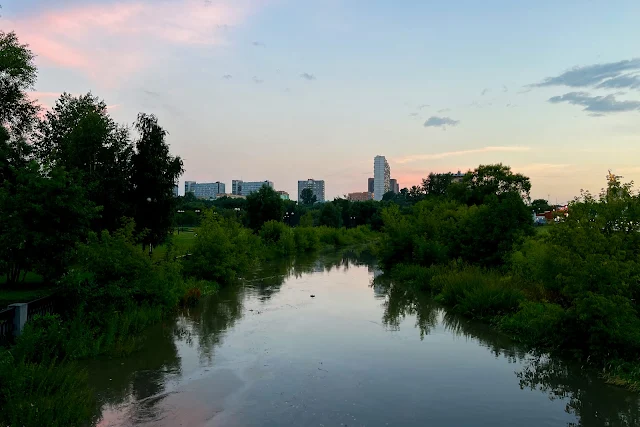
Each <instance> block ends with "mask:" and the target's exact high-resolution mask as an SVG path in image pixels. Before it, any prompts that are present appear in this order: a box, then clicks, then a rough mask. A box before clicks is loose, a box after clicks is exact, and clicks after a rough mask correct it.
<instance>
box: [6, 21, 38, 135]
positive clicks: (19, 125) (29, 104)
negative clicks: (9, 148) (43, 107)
mask: <svg viewBox="0 0 640 427" xmlns="http://www.w3.org/2000/svg"><path fill="white" fill-rule="evenodd" d="M33 60H34V55H33V53H32V52H31V51H30V50H29V47H28V46H27V45H24V44H20V42H19V40H18V37H17V36H16V34H15V33H13V32H9V33H5V32H3V31H0V127H4V128H5V130H6V131H7V132H9V133H11V134H12V136H13V137H14V138H17V137H20V136H22V135H23V134H24V133H25V132H27V131H29V130H30V129H31V126H32V125H33V124H34V123H35V118H36V113H37V112H38V110H39V107H38V106H37V105H36V103H35V102H34V101H32V100H30V99H29V97H28V95H27V93H26V91H27V90H28V89H30V88H32V87H33V85H34V84H35V82H36V77H37V70H36V67H35V64H34V61H33Z"/></svg>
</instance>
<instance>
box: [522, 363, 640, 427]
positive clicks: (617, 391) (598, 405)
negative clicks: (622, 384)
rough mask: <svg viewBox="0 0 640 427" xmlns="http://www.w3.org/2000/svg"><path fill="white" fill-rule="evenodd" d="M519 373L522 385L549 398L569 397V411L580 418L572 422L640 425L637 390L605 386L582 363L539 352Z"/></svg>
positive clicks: (617, 426)
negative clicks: (581, 365) (586, 372)
mask: <svg viewBox="0 0 640 427" xmlns="http://www.w3.org/2000/svg"><path fill="white" fill-rule="evenodd" d="M516 375H517V376H518V378H519V379H520V388H522V389H531V390H539V391H542V392H545V393H548V394H549V398H550V399H559V398H562V399H566V400H567V405H566V409H565V410H566V411H567V412H568V413H570V414H575V415H576V416H577V417H578V419H579V421H578V423H577V424H576V423H571V424H569V426H572V427H573V426H576V427H578V426H581V427H591V426H611V427H631V426H638V425H640V400H639V399H638V395H637V394H636V393H631V392H629V391H626V390H624V389H622V388H619V387H614V386H603V385H602V380H600V379H598V378H597V376H596V375H593V374H585V372H584V371H583V370H582V368H581V367H580V366H579V365H574V364H567V363H563V362H562V361H561V360H557V359H553V358H549V357H545V356H537V357H532V358H531V359H529V360H528V361H527V364H526V366H525V368H524V369H523V370H522V371H521V372H517V373H516Z"/></svg>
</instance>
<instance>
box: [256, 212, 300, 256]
mask: <svg viewBox="0 0 640 427" xmlns="http://www.w3.org/2000/svg"><path fill="white" fill-rule="evenodd" d="M259 235H260V238H261V239H262V242H263V243H264V244H265V245H266V246H267V247H268V248H270V249H272V250H275V251H276V252H277V253H278V254H280V255H291V254H293V253H295V251H296V242H295V237H294V233H293V231H292V230H291V227H289V226H287V225H285V224H283V223H282V222H279V221H273V220H272V221H267V222H265V223H264V225H263V226H262V228H261V229H260V233H259Z"/></svg>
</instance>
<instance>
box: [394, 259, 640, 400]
mask: <svg viewBox="0 0 640 427" xmlns="http://www.w3.org/2000/svg"><path fill="white" fill-rule="evenodd" d="M385 274H386V277H387V278H388V279H389V280H392V281H394V282H395V283H397V285H399V286H402V287H405V288H407V291H408V292H418V293H423V294H425V295H427V296H428V297H429V298H432V299H433V300H434V301H435V302H437V303H439V304H442V305H443V306H444V307H446V308H447V310H448V311H449V312H451V313H455V314H456V315H459V316H462V317H465V318H467V319H472V320H476V321H481V322H483V323H485V324H487V325H490V326H491V327H493V328H495V329H496V330H498V331H500V332H502V333H504V334H505V335H507V336H508V337H509V338H511V339H512V340H514V341H515V342H518V343H520V344H522V345H524V346H525V348H526V349H527V350H528V351H534V352H537V353H547V354H551V355H557V356H562V357H569V358H572V359H574V360H575V361H576V362H577V363H583V364H584V366H585V368H586V367H590V368H591V369H592V370H593V371H595V372H599V375H600V376H601V377H602V378H603V379H605V380H606V381H607V382H608V383H610V384H613V385H616V386H621V387H623V388H626V389H628V390H631V391H638V390H640V363H639V362H637V361H636V360H633V359H629V358H626V359H623V358H620V357H617V356H613V357H612V356H610V355H608V354H603V353H602V351H601V349H600V347H599V343H598V342H594V345H593V346H592V347H587V348H585V347H584V346H580V345H576V344H575V338H570V337H568V335H567V334H569V333H573V331H575V329H576V328H577V327H581V328H584V329H586V327H585V325H584V323H587V322H592V321H593V320H592V319H589V318H586V317H582V318H580V319H576V316H577V315H578V314H577V313H576V312H575V309H572V308H563V307H562V306H560V305H559V304H557V303H552V302H549V300H547V299H545V296H544V295H545V293H544V291H543V290H542V289H541V288H540V287H539V286H537V285H535V284H533V283H532V282H531V281H527V280H524V279H523V278H522V277H518V276H517V275H515V274H513V273H512V272H511V273H505V272H501V271H498V270H487V269H482V268H479V267H473V266H468V265H461V264H457V263H455V262H454V263H451V264H449V265H446V266H432V267H423V266H420V265H416V264H399V265H396V266H395V267H393V268H391V269H390V270H388V271H387V273H385ZM593 309H595V310H598V312H599V313H601V322H602V323H601V324H600V325H599V327H600V328H602V329H601V333H602V334H607V335H608V334H611V333H612V331H610V330H607V328H610V327H612V326H613V325H611V324H607V322H608V321H610V319H607V318H606V317H605V316H612V315H611V312H613V311H615V309H614V307H611V306H601V307H593ZM618 309H620V313H621V314H620V315H621V316H624V315H625V313H624V310H625V307H624V306H623V307H618ZM579 320H580V321H582V322H584V323H583V324H582V325H576V323H575V322H577V321H579ZM625 326H626V325H625V324H624V323H622V324H619V325H618V327H620V328H622V327H625ZM584 333H586V334H590V333H592V331H591V330H587V331H585V332H584ZM626 333H627V334H631V333H634V332H632V331H627V332H626ZM595 338H596V339H601V340H604V339H607V337H606V336H605V337H602V336H597V337H595ZM623 339H624V337H620V340H623ZM611 350H612V352H613V351H614V349H611Z"/></svg>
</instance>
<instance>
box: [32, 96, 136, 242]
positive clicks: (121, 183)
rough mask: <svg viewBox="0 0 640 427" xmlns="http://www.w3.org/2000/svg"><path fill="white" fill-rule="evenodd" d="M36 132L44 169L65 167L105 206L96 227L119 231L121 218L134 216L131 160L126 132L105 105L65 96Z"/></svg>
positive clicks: (102, 102)
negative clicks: (132, 208)
mask: <svg viewBox="0 0 640 427" xmlns="http://www.w3.org/2000/svg"><path fill="white" fill-rule="evenodd" d="M38 130H39V132H38V136H37V138H36V139H35V141H34V146H35V149H36V153H37V156H38V159H39V160H40V162H41V163H42V164H43V165H44V167H45V170H47V169H51V168H56V167H64V168H65V169H66V170H68V171H70V172H71V173H73V174H74V176H76V178H77V179H78V180H79V182H80V183H81V184H82V185H83V187H84V188H86V190H87V196H88V198H89V199H90V200H91V201H92V202H94V203H95V204H96V205H98V206H101V209H102V210H101V214H100V216H99V217H97V218H95V219H94V222H93V225H92V228H93V229H94V230H96V231H100V230H102V229H107V230H115V229H117V228H119V227H120V225H121V224H120V220H121V218H122V217H124V216H130V215H131V214H132V212H131V209H130V207H129V205H128V204H127V200H128V199H129V195H128V193H129V191H130V188H131V186H130V178H131V167H132V161H131V159H132V155H133V145H132V143H131V140H130V137H129V131H128V129H127V128H125V127H122V126H119V125H117V124H116V123H115V122H114V120H113V119H112V118H111V117H110V116H109V114H108V112H107V106H106V104H105V102H104V101H102V100H100V99H99V98H98V97H96V96H94V95H92V94H91V93H88V94H86V95H82V96H78V97H74V96H72V95H70V94H68V93H64V94H62V96H60V98H59V99H58V100H57V101H56V105H55V107H54V108H53V109H52V110H51V111H48V112H47V113H46V114H45V118H44V120H42V121H41V123H40V125H39V127H38Z"/></svg>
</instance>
